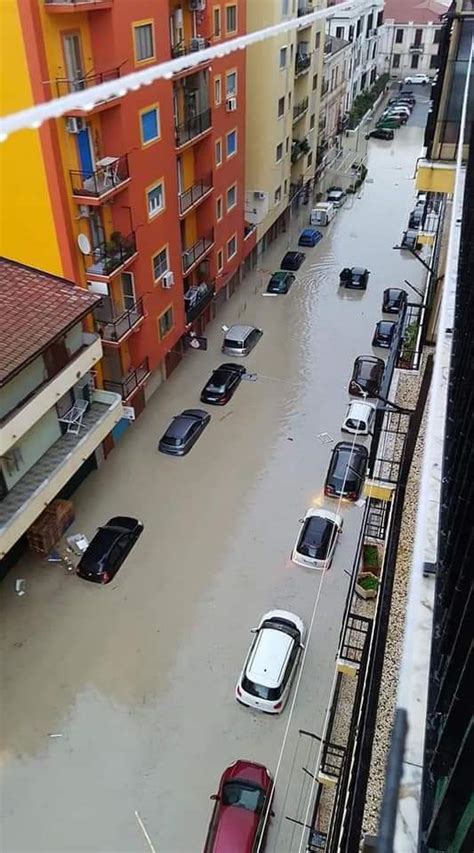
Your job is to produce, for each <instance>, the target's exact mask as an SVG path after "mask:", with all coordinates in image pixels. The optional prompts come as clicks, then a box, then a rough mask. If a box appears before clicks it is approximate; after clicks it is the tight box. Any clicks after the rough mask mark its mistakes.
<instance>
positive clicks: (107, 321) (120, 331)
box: [94, 298, 145, 344]
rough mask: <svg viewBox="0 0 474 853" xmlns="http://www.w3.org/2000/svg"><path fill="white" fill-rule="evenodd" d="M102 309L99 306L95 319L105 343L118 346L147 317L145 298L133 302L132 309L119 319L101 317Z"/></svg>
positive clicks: (124, 312)
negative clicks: (144, 304)
mask: <svg viewBox="0 0 474 853" xmlns="http://www.w3.org/2000/svg"><path fill="white" fill-rule="evenodd" d="M101 308H102V306H99V307H98V308H97V309H96V310H95V311H94V319H95V323H96V326H97V328H98V330H99V332H100V336H101V338H102V340H103V341H104V342H105V343H112V344H118V343H119V342H120V341H121V340H123V339H124V338H125V337H126V336H127V335H128V333H129V332H131V331H132V330H133V329H134V328H135V327H136V326H138V325H139V324H140V323H141V321H142V320H143V318H144V316H145V311H144V309H143V298H140V299H137V300H136V301H133V302H132V304H131V305H130V307H129V308H127V310H126V311H123V313H122V314H120V315H119V316H118V317H104V316H103V314H102V315H101ZM102 310H103V309H102Z"/></svg>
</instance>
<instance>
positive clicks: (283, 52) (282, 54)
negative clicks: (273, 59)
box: [280, 47, 287, 68]
mask: <svg viewBox="0 0 474 853" xmlns="http://www.w3.org/2000/svg"><path fill="white" fill-rule="evenodd" d="M286 54H287V48H286V47H281V48H280V68H286Z"/></svg>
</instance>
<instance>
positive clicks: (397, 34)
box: [395, 29, 403, 44]
mask: <svg viewBox="0 0 474 853" xmlns="http://www.w3.org/2000/svg"><path fill="white" fill-rule="evenodd" d="M402 42H403V30H401V29H397V30H395V44H402Z"/></svg>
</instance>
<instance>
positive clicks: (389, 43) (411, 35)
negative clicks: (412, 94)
mask: <svg viewBox="0 0 474 853" xmlns="http://www.w3.org/2000/svg"><path fill="white" fill-rule="evenodd" d="M420 34H421V36H420ZM440 35H441V24H440V23H436V22H430V23H428V24H414V23H396V22H395V21H394V20H393V19H389V20H386V21H384V25H383V27H382V32H381V38H380V49H379V58H378V63H377V65H378V71H379V74H390V76H391V77H394V78H396V79H398V78H402V77H406V76H408V75H410V74H429V76H430V77H433V76H434V75H435V73H436V68H437V66H438V44H439V42H438V40H439V38H440ZM418 43H419V44H420V45H421V47H418V46H417V45H418Z"/></svg>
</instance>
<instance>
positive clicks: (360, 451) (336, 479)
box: [324, 441, 369, 501]
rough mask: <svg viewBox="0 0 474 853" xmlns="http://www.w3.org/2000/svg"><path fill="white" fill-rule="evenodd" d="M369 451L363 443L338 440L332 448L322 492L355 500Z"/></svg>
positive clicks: (332, 496) (333, 496)
mask: <svg viewBox="0 0 474 853" xmlns="http://www.w3.org/2000/svg"><path fill="white" fill-rule="evenodd" d="M368 457H369V453H368V450H367V448H366V447H364V445H363V444H353V443H352V442H350V441H340V442H338V444H336V446H335V447H334V448H333V451H332V456H331V461H330V463H329V468H328V473H327V476H326V482H325V484H324V494H325V495H326V496H327V497H329V498H337V497H343V498H347V500H350V501H356V500H357V498H358V497H359V495H360V491H361V488H362V484H363V482H364V477H365V470H366V468H367V460H368Z"/></svg>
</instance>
